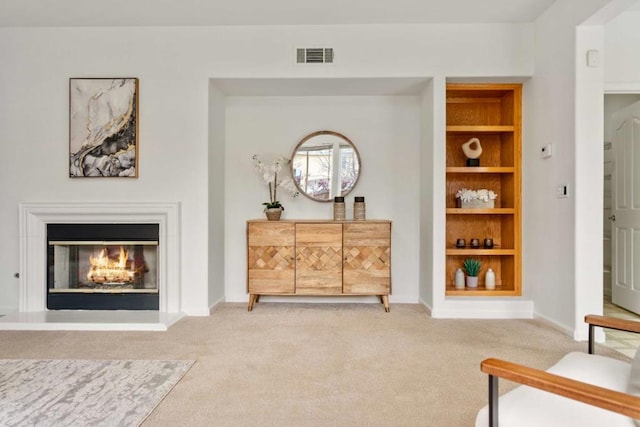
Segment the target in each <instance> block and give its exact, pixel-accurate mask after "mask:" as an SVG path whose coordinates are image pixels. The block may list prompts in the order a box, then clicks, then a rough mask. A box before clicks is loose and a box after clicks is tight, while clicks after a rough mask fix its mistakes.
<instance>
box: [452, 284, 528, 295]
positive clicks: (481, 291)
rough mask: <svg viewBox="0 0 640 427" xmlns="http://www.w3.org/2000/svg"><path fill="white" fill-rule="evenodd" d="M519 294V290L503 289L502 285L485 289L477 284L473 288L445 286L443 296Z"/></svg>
mask: <svg viewBox="0 0 640 427" xmlns="http://www.w3.org/2000/svg"><path fill="white" fill-rule="evenodd" d="M516 295H519V292H517V291H514V290H511V289H505V287H504V286H496V288H495V289H485V288H484V287H482V286H478V287H477V288H475V289H472V288H464V289H456V288H455V287H454V286H453V285H451V286H447V290H446V293H445V296H448V297H452V296H458V297H470V296H473V297H476V296H485V297H499V296H516Z"/></svg>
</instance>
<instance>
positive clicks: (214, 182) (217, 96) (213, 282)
mask: <svg viewBox="0 0 640 427" xmlns="http://www.w3.org/2000/svg"><path fill="white" fill-rule="evenodd" d="M225 109H226V106H225V97H224V94H223V93H222V92H220V90H219V89H218V88H217V87H215V85H214V84H213V82H210V84H209V171H208V172H209V174H208V187H209V222H208V227H209V239H208V243H207V244H208V247H209V253H208V256H209V283H208V292H209V295H208V307H213V306H214V305H216V304H218V303H220V302H222V301H224V276H225V268H224V259H225V251H224V245H225V224H224V212H225V209H224V206H225V203H224V201H225V180H224V174H225V170H226V167H225V151H226V150H225V129H226V124H225V123H226V118H225Z"/></svg>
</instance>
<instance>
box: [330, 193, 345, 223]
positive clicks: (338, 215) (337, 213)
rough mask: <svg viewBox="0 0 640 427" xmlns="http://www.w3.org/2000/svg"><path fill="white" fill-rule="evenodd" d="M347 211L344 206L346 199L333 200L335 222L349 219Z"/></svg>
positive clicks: (337, 198)
mask: <svg viewBox="0 0 640 427" xmlns="http://www.w3.org/2000/svg"><path fill="white" fill-rule="evenodd" d="M346 212H347V210H346V208H345V205H344V197H336V198H334V199H333V220H334V221H344V220H345V219H347V214H346Z"/></svg>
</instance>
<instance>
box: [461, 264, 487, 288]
mask: <svg viewBox="0 0 640 427" xmlns="http://www.w3.org/2000/svg"><path fill="white" fill-rule="evenodd" d="M481 266H482V263H481V262H480V261H479V260H477V259H473V258H467V259H465V260H464V262H463V263H462V267H463V268H464V270H465V271H466V272H467V287H468V288H477V287H478V275H479V274H480V267H481Z"/></svg>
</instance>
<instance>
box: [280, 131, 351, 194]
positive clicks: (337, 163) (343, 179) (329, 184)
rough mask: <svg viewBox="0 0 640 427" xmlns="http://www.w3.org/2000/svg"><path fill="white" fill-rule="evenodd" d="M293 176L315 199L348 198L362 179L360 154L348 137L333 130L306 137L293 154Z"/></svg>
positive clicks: (299, 187)
mask: <svg viewBox="0 0 640 427" xmlns="http://www.w3.org/2000/svg"><path fill="white" fill-rule="evenodd" d="M291 176H292V177H293V182H295V184H296V187H298V190H300V192H301V193H302V194H304V195H305V196H307V197H308V198H310V199H311V200H316V201H318V202H328V201H330V200H333V198H334V197H336V196H346V195H347V194H349V192H350V191H351V190H353V187H355V185H356V183H357V182H358V178H359V177H360V155H359V154H358V150H357V149H356V146H355V145H353V142H351V141H350V140H349V138H347V137H346V136H344V135H342V134H340V133H338V132H333V131H330V130H321V131H319V132H314V133H312V134H310V135H307V136H305V137H304V138H302V141H300V142H299V143H298V145H297V146H296V148H295V149H294V150H293V154H292V155H291Z"/></svg>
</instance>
